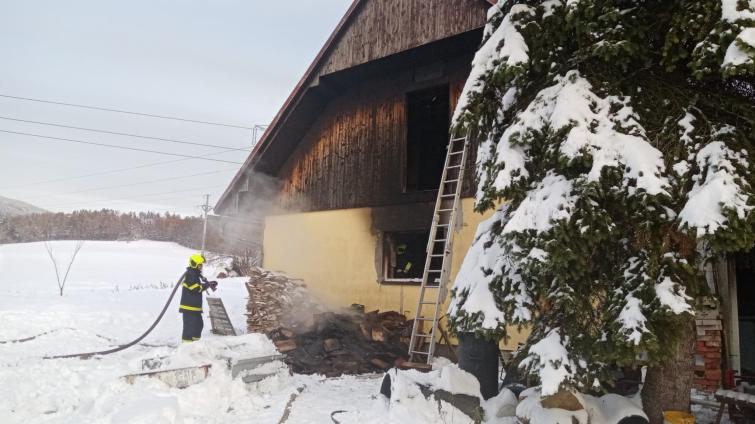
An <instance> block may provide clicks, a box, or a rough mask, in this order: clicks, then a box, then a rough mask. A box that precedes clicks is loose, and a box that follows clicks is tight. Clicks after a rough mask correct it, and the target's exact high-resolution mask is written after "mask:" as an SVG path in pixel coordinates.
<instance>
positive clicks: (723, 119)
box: [449, 0, 755, 420]
mask: <svg viewBox="0 0 755 424" xmlns="http://www.w3.org/2000/svg"><path fill="white" fill-rule="evenodd" d="M754 81H755V0H540V1H537V0H530V1H507V0H500V1H499V3H498V5H497V6H494V7H493V8H492V9H491V12H490V14H489V20H488V25H487V27H486V29H485V33H484V40H483V44H482V46H481V47H480V49H479V51H478V52H477V54H476V56H475V58H474V62H473V69H472V72H471V74H470V77H469V79H468V81H467V84H466V86H465V88H464V92H463V94H462V97H461V101H460V103H459V105H458V108H457V110H456V113H455V116H454V125H455V131H457V132H459V133H462V132H466V133H469V134H470V135H471V136H472V137H473V139H475V140H477V141H478V143H479V144H478V156H477V176H478V179H479V182H478V184H479V186H478V192H477V198H476V209H477V211H479V212H484V211H486V210H490V209H496V211H495V213H494V214H493V216H492V218H490V219H489V220H487V221H486V222H485V223H483V224H482V225H481V226H480V228H479V229H478V233H477V236H476V239H475V242H474V244H473V246H472V248H471V249H470V251H469V253H468V254H467V257H466V258H465V260H464V264H463V266H462V270H461V272H460V273H459V275H458V277H457V279H456V282H455V285H454V289H453V292H452V293H453V299H452V304H451V307H450V311H449V313H450V317H451V324H452V327H453V328H454V329H455V330H456V331H462V332H475V333H477V334H478V335H479V336H481V337H488V338H501V337H504V338H505V337H507V335H508V334H507V331H509V328H512V327H517V326H518V327H526V328H528V329H529V331H531V335H530V336H529V339H528V341H527V344H526V346H524V348H523V349H522V351H521V353H520V359H522V362H521V363H522V367H523V368H524V369H525V370H526V371H527V372H528V373H529V374H530V375H534V376H536V377H538V378H539V379H540V381H541V382H542V384H543V389H542V393H543V395H549V394H554V393H556V392H557V391H559V390H563V389H571V390H580V391H592V390H604V389H608V388H609V387H610V386H611V383H612V374H611V372H610V370H611V367H612V366H616V365H618V366H632V365H636V364H637V363H638V358H643V360H644V359H646V360H647V363H648V364H649V365H650V370H651V372H650V375H649V376H648V380H649V381H648V384H649V385H650V386H651V387H652V386H653V384H652V379H653V375H652V374H653V372H654V371H657V370H662V369H663V368H664V367H668V366H671V364H669V359H673V358H674V356H678V355H679V352H680V350H679V343H681V342H684V343H686V345H685V346H687V345H689V343H688V342H689V340H690V337H692V336H693V334H692V331H693V330H691V328H692V327H691V325H692V324H693V322H694V321H693V318H692V314H691V312H692V311H693V309H694V307H695V302H694V298H695V297H696V296H699V295H701V294H705V292H706V290H707V285H706V284H705V281H704V278H703V274H702V272H701V269H702V265H703V264H704V263H705V261H707V260H710V259H711V258H714V257H715V256H716V255H720V254H722V253H725V252H728V251H736V250H743V249H749V248H751V247H752V246H753V243H754V241H755V227H753V220H755V215H754V214H752V213H751V212H752V208H753V205H755V192H754V191H753V184H755V181H754V179H755V173H753V163H752V162H753V159H752V158H753V153H754V152H755V150H754V149H755V146H753V144H754V142H755V85H754V84H753V82H754ZM689 348H690V349H691V346H689ZM682 350H684V349H682ZM686 352H687V353H690V352H689V349H687V351H686ZM685 355H686V353H685ZM689 356H690V357H689V361H692V357H691V353H690V354H689ZM687 371H688V372H689V378H688V379H687V382H686V383H685V384H688V383H689V381H691V370H687ZM678 390H679V391H680V392H682V393H683V392H684V387H680V388H678ZM688 392H689V391H688V390H687V394H686V395H683V394H682V395H680V396H681V397H680V398H679V399H680V400H679V401H678V402H677V403H683V401H684V399H685V398H686V399H687V400H688V397H689V393H688ZM663 406H668V405H663ZM684 407H685V408H686V406H684ZM656 412H657V411H651V414H652V415H654V416H657V413H656ZM655 419H657V418H654V420H655Z"/></svg>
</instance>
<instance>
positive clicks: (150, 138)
mask: <svg viewBox="0 0 755 424" xmlns="http://www.w3.org/2000/svg"><path fill="white" fill-rule="evenodd" d="M0 119H5V120H6V121H16V122H25V123H28V124H38V125H47V126H51V127H59V128H69V129H74V130H81V131H90V132H97V133H102V134H112V135H122V136H126V137H136V138H143V139H146V140H157V141H164V142H166V143H178V144H188V145H192V146H202V147H214V148H218V149H237V148H235V147H228V146H218V145H216V144H204V143H195V142H191V141H183V140H174V139H171V138H160V137H150V136H146V135H139V134H129V133H122V132H116V131H108V130H98V129H94V128H84V127H76V126H73V125H63V124H54V123H51V122H41V121H32V120H28V119H18V118H11V117H8V116H0ZM238 150H247V151H248V150H250V149H249V148H239V149H238Z"/></svg>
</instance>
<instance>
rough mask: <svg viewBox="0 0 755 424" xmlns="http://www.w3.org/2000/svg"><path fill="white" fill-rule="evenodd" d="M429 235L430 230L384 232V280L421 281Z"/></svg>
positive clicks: (395, 281) (389, 281)
mask: <svg viewBox="0 0 755 424" xmlns="http://www.w3.org/2000/svg"><path fill="white" fill-rule="evenodd" d="M429 237H430V231H429V230H428V231H394V232H385V233H383V281H384V282H386V283H391V282H394V283H401V282H404V283H405V282H412V283H419V282H420V280H421V279H422V272H423V271H424V268H425V260H426V252H425V250H426V249H427V239H428V238H429ZM412 280H416V281H412Z"/></svg>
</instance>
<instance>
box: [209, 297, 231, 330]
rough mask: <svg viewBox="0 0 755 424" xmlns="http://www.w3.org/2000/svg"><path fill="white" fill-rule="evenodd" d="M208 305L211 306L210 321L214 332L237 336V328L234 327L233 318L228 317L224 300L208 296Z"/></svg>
mask: <svg viewBox="0 0 755 424" xmlns="http://www.w3.org/2000/svg"><path fill="white" fill-rule="evenodd" d="M207 305H208V306H209V307H210V323H211V325H212V332H213V334H218V335H221V336H235V335H236V330H235V329H234V328H233V324H232V323H231V319H230V318H229V317H228V312H227V311H226V310H225V305H223V300H221V299H220V298H219V297H208V298H207Z"/></svg>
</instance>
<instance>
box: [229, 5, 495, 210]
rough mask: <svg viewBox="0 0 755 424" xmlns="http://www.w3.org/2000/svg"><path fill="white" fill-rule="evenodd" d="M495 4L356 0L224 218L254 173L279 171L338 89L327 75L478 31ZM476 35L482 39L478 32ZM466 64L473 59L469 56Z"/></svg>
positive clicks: (248, 165) (232, 190) (246, 172)
mask: <svg viewBox="0 0 755 424" xmlns="http://www.w3.org/2000/svg"><path fill="white" fill-rule="evenodd" d="M495 3H496V0H433V1H428V0H354V2H353V3H352V5H351V7H350V8H349V10H348V11H347V12H346V15H345V16H344V17H343V19H342V20H341V22H340V23H339V24H338V26H337V27H336V29H335V30H334V31H333V33H332V34H331V36H330V37H329V39H328V40H327V42H326V43H325V45H324V46H323V47H322V49H321V50H320V52H319V53H318V55H317V57H316V58H315V60H314V61H313V62H312V64H311V65H310V67H309V68H308V69H307V71H306V73H305V74H304V75H303V76H302V78H301V80H300V81H299V83H298V84H297V85H296V87H295V88H294V89H293V91H292V93H291V94H290V96H289V97H288V99H286V102H285V103H284V105H283V107H282V108H281V109H280V110H279V111H278V113H277V115H276V116H275V118H274V119H273V121H272V123H271V124H270V126H269V127H268V129H267V131H265V133H264V135H263V136H262V139H261V140H260V141H259V142H258V143H257V145H256V146H255V147H254V149H253V151H252V153H251V154H250V155H249V157H248V158H247V159H246V161H245V163H244V165H243V166H242V167H241V169H240V170H239V172H238V173H237V174H236V176H235V177H234V179H233V180H232V181H231V183H230V184H229V186H228V188H227V189H226V190H225V192H224V193H223V195H222V196H221V198H220V199H219V200H218V203H217V205H216V210H218V211H219V212H220V213H221V214H223V213H224V212H225V211H232V210H233V208H234V205H235V202H234V200H235V199H236V198H237V194H238V193H239V192H241V191H245V190H249V189H250V188H249V186H248V179H249V177H250V176H251V175H253V174H255V173H262V174H267V175H273V174H275V173H277V172H278V170H279V169H280V166H281V165H282V163H283V162H285V160H286V157H288V156H289V155H290V154H291V153H292V152H293V150H294V149H295V148H296V146H297V145H298V144H299V143H300V142H301V141H302V139H303V138H304V134H305V133H306V132H307V131H308V130H309V128H310V127H311V126H312V125H313V124H314V123H315V121H317V119H318V116H319V114H320V113H322V111H323V110H324V109H325V108H326V107H327V106H328V104H329V103H330V101H331V100H332V99H333V98H334V95H335V94H337V93H338V92H339V91H340V90H339V89H338V88H336V89H333V88H332V87H329V86H328V84H323V83H322V80H325V79H326V78H325V77H326V76H327V77H328V78H330V77H331V76H332V75H337V74H343V73H345V72H349V71H350V70H354V69H359V68H364V67H365V66H368V65H369V64H376V63H384V62H386V61H389V60H390V59H391V58H394V57H397V56H402V55H406V54H407V53H408V52H413V51H419V50H422V49H423V48H425V47H427V46H432V45H434V44H438V43H442V42H443V41H442V40H448V39H453V38H458V37H459V36H460V35H461V34H465V35H467V36H468V35H470V34H475V33H476V32H480V29H481V28H482V27H483V26H484V25H485V23H486V19H487V10H488V9H489V8H490V6H491V5H493V4H495ZM475 37H477V40H479V34H478V35H475ZM475 43H479V41H475ZM430 51H434V50H432V48H430ZM436 53H437V52H436ZM431 54H434V53H431ZM467 60H468V61H471V57H470V58H469V59H467ZM334 93H335V94H334Z"/></svg>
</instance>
